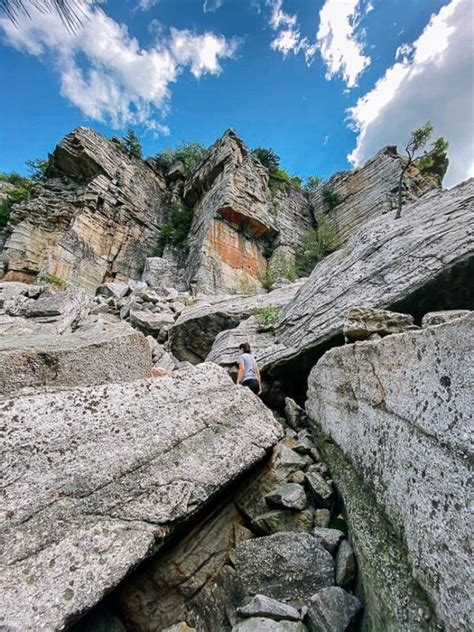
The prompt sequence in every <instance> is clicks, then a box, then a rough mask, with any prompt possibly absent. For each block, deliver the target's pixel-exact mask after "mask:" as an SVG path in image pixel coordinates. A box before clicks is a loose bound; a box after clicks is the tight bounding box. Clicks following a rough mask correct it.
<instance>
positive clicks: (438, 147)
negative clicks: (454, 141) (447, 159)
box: [416, 136, 449, 172]
mask: <svg viewBox="0 0 474 632" xmlns="http://www.w3.org/2000/svg"><path fill="white" fill-rule="evenodd" d="M448 147H449V143H448V141H447V140H446V139H445V138H443V137H442V136H440V137H439V138H438V139H437V140H436V141H435V142H434V143H433V144H432V146H431V151H430V152H429V153H425V154H424V155H423V156H421V157H420V158H418V160H417V161H416V166H417V167H418V169H419V170H420V171H422V172H423V171H430V169H432V168H433V167H434V166H435V163H436V160H437V159H442V158H443V155H444V154H445V153H446V151H447V149H448Z"/></svg>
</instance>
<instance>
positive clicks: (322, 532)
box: [313, 527, 353, 585]
mask: <svg viewBox="0 0 474 632" xmlns="http://www.w3.org/2000/svg"><path fill="white" fill-rule="evenodd" d="M313 535H314V537H315V538H316V540H318V542H321V544H322V545H323V546H324V548H325V549H326V551H329V553H331V554H332V555H334V553H335V552H336V550H337V547H338V546H339V543H340V542H341V540H343V539H344V537H345V536H344V533H343V532H342V531H339V530H338V529H325V528H322V527H316V528H315V529H314V530H313ZM351 550H352V547H351ZM352 555H353V554H352ZM343 558H344V560H345V561H344V564H347V555H345V554H344V555H343V556H341V560H340V562H341V567H340V568H341V571H342V564H343ZM336 568H337V560H336ZM336 575H337V570H336ZM336 583H337V584H339V585H341V584H340V582H338V581H337V579H336Z"/></svg>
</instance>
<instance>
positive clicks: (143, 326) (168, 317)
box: [130, 310, 174, 336]
mask: <svg viewBox="0 0 474 632" xmlns="http://www.w3.org/2000/svg"><path fill="white" fill-rule="evenodd" d="M173 323H174V316H173V314H166V313H163V312H157V313H154V312H148V311H145V310H139V311H133V312H130V324H131V325H132V326H133V327H136V328H137V329H139V330H140V331H142V332H143V333H144V334H147V335H148V334H150V335H155V336H156V335H157V334H159V333H160V331H161V330H162V329H163V327H165V326H166V325H172V324H173Z"/></svg>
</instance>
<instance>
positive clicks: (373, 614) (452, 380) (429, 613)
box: [307, 219, 474, 631]
mask: <svg viewBox="0 0 474 632" xmlns="http://www.w3.org/2000/svg"><path fill="white" fill-rule="evenodd" d="M452 221H453V222H454V219H453V220H452ZM459 247H460V246H459ZM473 330H474V316H473V314H469V315H467V316H464V317H461V318H457V319H456V320H452V321H451V322H447V323H445V324H440V325H436V326H433V327H428V328H426V329H423V330H419V331H413V332H406V333H403V334H399V335H395V336H388V337H386V338H384V339H383V340H380V341H378V342H365V343H357V344H354V345H347V346H345V347H340V348H336V349H332V350H331V351H329V352H328V353H326V354H325V355H324V356H323V357H322V358H321V360H320V361H319V362H318V364H317V365H316V366H315V368H314V369H313V371H312V372H311V375H310V379H309V388H308V401H307V410H308V413H309V415H310V417H311V419H312V424H313V428H314V430H315V431H316V432H318V433H319V434H320V439H321V448H322V451H323V453H324V456H325V458H326V460H327V462H328V464H329V465H330V467H331V474H332V476H333V478H334V480H335V483H336V484H337V486H338V488H339V491H340V492H341V493H342V496H343V498H344V502H345V506H346V510H347V515H348V521H349V526H350V527H351V539H352V541H353V544H354V549H355V552H356V555H357V560H358V564H359V572H360V576H361V580H362V584H363V587H364V593H365V597H366V607H367V616H368V618H369V619H370V620H371V623H372V628H369V629H376V630H381V629H383V630H387V631H392V630H393V631H395V630H397V631H398V630H401V629H409V630H414V631H418V630H420V631H421V630H434V629H438V628H437V627H436V626H437V625H439V626H441V627H443V628H445V629H447V630H468V629H471V628H472V623H473V620H474V618H473V617H474V611H473V609H472V600H471V598H470V594H469V591H470V587H471V586H472V585H473V580H474V574H473V570H472V565H471V564H470V557H469V545H468V542H469V540H470V536H471V533H470V524H471V523H470V517H469V516H470V514H469V505H470V492H469V488H468V483H467V481H468V480H469V477H470V466H469V463H470V459H471V456H472V450H473V441H472V427H471V426H472V424H471V421H470V419H471V413H472V400H473V395H474V394H473V390H472V381H470V377H469V371H468V370H467V367H469V366H470V363H472V352H473V347H472V340H473V339H474V338H473V333H474V331H473ZM326 438H327V440H326ZM348 553H350V552H348ZM341 555H342V554H341ZM346 561H347V560H346ZM346 570H347V569H346Z"/></svg>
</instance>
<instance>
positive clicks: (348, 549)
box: [323, 540, 357, 588]
mask: <svg viewBox="0 0 474 632" xmlns="http://www.w3.org/2000/svg"><path fill="white" fill-rule="evenodd" d="M323 546H324V545H323ZM356 571H357V566H356V559H355V555H354V551H353V550H352V546H351V544H350V542H349V541H348V540H343V541H342V542H341V544H340V546H339V548H338V550H337V555H336V584H337V585H338V586H341V588H349V587H350V585H351V584H352V582H353V581H354V579H355V575H356Z"/></svg>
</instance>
